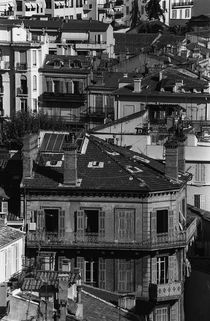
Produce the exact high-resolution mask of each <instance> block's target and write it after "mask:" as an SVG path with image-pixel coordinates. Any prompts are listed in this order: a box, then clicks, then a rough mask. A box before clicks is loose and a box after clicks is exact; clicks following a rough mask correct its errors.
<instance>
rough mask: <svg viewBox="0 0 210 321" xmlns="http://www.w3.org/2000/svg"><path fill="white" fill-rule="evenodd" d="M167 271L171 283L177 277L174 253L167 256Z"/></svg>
mask: <svg viewBox="0 0 210 321" xmlns="http://www.w3.org/2000/svg"><path fill="white" fill-rule="evenodd" d="M168 272H169V273H168V274H169V275H168V280H169V283H172V282H174V281H175V279H176V277H177V264H176V254H174V255H170V256H169V258H168Z"/></svg>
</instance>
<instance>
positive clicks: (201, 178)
mask: <svg viewBox="0 0 210 321" xmlns="http://www.w3.org/2000/svg"><path fill="white" fill-rule="evenodd" d="M194 180H195V182H198V183H204V182H205V165H204V164H196V165H195V177H194Z"/></svg>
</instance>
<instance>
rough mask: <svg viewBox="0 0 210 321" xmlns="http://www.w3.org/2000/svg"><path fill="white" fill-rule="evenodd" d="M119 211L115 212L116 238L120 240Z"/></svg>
mask: <svg viewBox="0 0 210 321" xmlns="http://www.w3.org/2000/svg"><path fill="white" fill-rule="evenodd" d="M118 214H119V213H118V212H117V211H115V213H114V234H115V240H116V241H118V240H119V235H118V230H119V215H118Z"/></svg>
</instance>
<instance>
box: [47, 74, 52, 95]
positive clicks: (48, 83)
mask: <svg viewBox="0 0 210 321" xmlns="http://www.w3.org/2000/svg"><path fill="white" fill-rule="evenodd" d="M46 86H47V88H46V89H47V92H50V93H51V92H52V91H53V90H52V88H53V83H52V79H49V78H48V79H46Z"/></svg>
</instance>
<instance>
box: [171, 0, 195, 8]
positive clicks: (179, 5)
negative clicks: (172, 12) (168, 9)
mask: <svg viewBox="0 0 210 321" xmlns="http://www.w3.org/2000/svg"><path fill="white" fill-rule="evenodd" d="M193 5H194V2H193V1H186V2H184V1H180V2H176V3H173V4H172V9H177V8H182V7H184V8H185V7H192V6H193Z"/></svg>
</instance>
